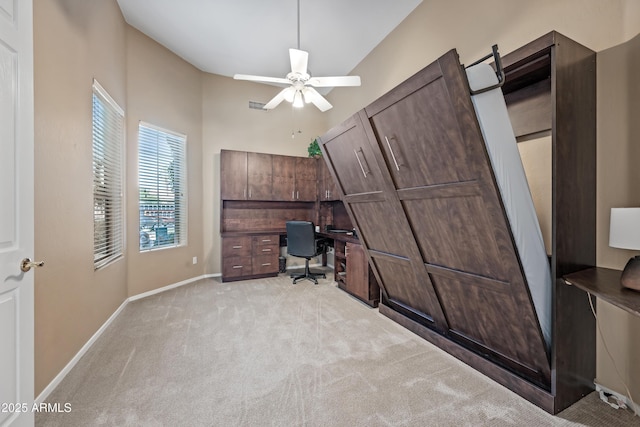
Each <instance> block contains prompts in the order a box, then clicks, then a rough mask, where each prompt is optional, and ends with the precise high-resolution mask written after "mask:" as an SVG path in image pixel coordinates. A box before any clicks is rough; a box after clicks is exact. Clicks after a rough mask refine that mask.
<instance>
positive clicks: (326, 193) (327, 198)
mask: <svg viewBox="0 0 640 427" xmlns="http://www.w3.org/2000/svg"><path fill="white" fill-rule="evenodd" d="M318 199H319V200H320V201H321V202H333V201H336V200H340V193H339V192H338V188H337V187H336V184H335V181H334V180H333V176H331V172H330V171H329V168H328V167H327V164H326V163H325V161H324V159H322V158H321V159H319V160H318Z"/></svg>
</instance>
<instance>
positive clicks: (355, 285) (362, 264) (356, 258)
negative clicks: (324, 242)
mask: <svg viewBox="0 0 640 427" xmlns="http://www.w3.org/2000/svg"><path fill="white" fill-rule="evenodd" d="M334 280H335V281H336V283H337V284H338V287H339V288H340V289H342V290H343V291H345V292H347V293H349V294H351V295H353V296H354V297H356V298H358V299H359V300H361V301H362V302H364V303H366V304H368V305H370V306H372V307H377V306H378V303H379V302H380V287H379V286H378V282H377V281H376V279H375V276H374V275H373V272H372V270H371V267H370V266H369V262H368V261H367V256H366V254H365V252H364V249H363V248H362V245H360V244H359V243H356V242H352V241H349V242H347V241H345V240H343V239H335V240H334Z"/></svg>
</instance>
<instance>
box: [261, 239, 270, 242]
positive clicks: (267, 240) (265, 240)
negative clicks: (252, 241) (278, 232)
mask: <svg viewBox="0 0 640 427" xmlns="http://www.w3.org/2000/svg"><path fill="white" fill-rule="evenodd" d="M262 241H263V242H270V241H271V239H262Z"/></svg>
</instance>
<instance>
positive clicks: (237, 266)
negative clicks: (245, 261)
mask: <svg viewBox="0 0 640 427" xmlns="http://www.w3.org/2000/svg"><path fill="white" fill-rule="evenodd" d="M233 268H234V269H238V268H242V266H241V265H234V266H233Z"/></svg>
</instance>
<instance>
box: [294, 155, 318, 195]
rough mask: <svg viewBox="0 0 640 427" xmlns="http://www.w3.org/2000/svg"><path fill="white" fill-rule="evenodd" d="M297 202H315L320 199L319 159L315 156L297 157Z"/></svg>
mask: <svg viewBox="0 0 640 427" xmlns="http://www.w3.org/2000/svg"><path fill="white" fill-rule="evenodd" d="M295 159H296V194H295V196H296V197H295V199H294V200H295V201H297V202H315V201H316V200H317V199H318V195H317V193H318V177H317V169H318V166H317V160H316V159H314V158H313V157H295Z"/></svg>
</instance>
